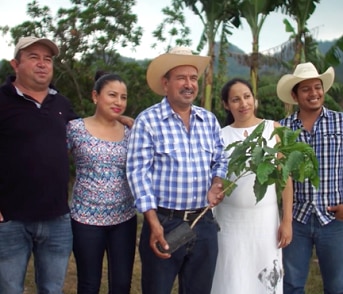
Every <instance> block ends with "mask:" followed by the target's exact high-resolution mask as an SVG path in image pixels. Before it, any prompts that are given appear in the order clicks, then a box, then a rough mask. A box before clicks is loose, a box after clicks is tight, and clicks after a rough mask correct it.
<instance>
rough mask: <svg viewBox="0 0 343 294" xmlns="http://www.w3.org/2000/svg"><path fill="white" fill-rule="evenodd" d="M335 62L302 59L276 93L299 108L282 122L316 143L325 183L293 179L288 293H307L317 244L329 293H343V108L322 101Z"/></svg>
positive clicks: (286, 262)
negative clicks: (318, 64)
mask: <svg viewBox="0 0 343 294" xmlns="http://www.w3.org/2000/svg"><path fill="white" fill-rule="evenodd" d="M334 77H335V75H334V70H333V68H332V67H330V68H329V69H328V70H327V71H326V72H324V73H323V74H319V73H318V72H317V69H316V68H315V66H314V65H313V64H312V63H310V62H307V63H301V64H299V65H298V66H297V67H296V69H295V71H294V73H293V74H286V75H284V76H283V77H281V79H280V80H279V82H278V84H277V95H278V97H279V98H280V99H281V100H282V101H283V102H286V103H289V104H297V105H298V110H297V111H296V112H295V113H293V114H292V115H290V116H289V117H287V118H285V119H283V120H282V121H281V124H282V125H284V126H287V127H290V128H291V129H293V130H297V129H301V130H302V131H301V133H300V135H299V141H302V142H306V143H308V144H309V145H311V146H312V148H313V149H314V151H315V153H316V155H317V158H318V162H319V177H320V185H319V188H318V190H316V189H315V188H314V187H313V186H312V185H311V183H310V182H309V181H307V180H306V181H305V182H304V183H300V182H294V203H293V240H292V242H291V244H290V245H289V246H287V247H286V248H284V249H283V263H284V270H285V276H284V294H294V293H305V292H304V287H305V284H306V280H307V276H308V272H309V264H310V259H311V255H312V250H313V247H315V248H316V254H317V257H318V261H319V266H320V271H321V275H322V279H323V286H324V293H330V294H339V293H340V294H341V293H343V246H342V244H343V221H342V220H343V148H342V146H343V113H341V112H335V111H332V110H329V109H327V108H326V107H324V106H323V104H324V97H325V93H326V92H327V91H328V90H329V89H330V87H331V86H332V84H333V82H334Z"/></svg>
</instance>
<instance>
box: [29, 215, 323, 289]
mask: <svg viewBox="0 0 343 294" xmlns="http://www.w3.org/2000/svg"><path fill="white" fill-rule="evenodd" d="M141 220H142V218H141V216H140V217H139V222H138V223H139V226H138V231H140V229H141ZM137 236H138V238H139V232H138V234H137ZM137 243H138V240H137ZM137 245H138V244H137ZM76 282H77V278H76V267H75V261H74V257H73V256H71V258H70V262H69V267H68V272H67V276H66V281H65V286H64V293H65V294H76ZM34 293H36V292H35V284H34V274H33V263H32V259H31V261H30V264H29V266H28V272H27V276H26V281H25V291H24V294H34ZM99 293H100V294H107V293H108V290H107V264H106V261H104V267H103V274H102V284H101V289H100V292H99ZM140 293H141V286H140V259H139V254H138V251H137V252H136V259H135V264H134V271H133V277H132V286H131V294H140ZM321 293H323V286H322V280H321V277H320V271H319V266H318V262H317V259H316V256H314V257H313V258H312V260H311V266H310V273H309V277H308V282H307V285H306V294H321ZM171 294H177V285H175V287H174V289H173V291H172V293H171Z"/></svg>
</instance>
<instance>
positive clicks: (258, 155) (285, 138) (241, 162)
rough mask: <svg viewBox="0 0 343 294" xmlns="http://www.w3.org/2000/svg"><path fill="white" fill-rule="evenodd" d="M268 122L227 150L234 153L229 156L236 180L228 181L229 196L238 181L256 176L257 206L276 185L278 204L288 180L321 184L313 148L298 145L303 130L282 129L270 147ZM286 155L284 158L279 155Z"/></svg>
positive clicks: (279, 129) (229, 175) (228, 173)
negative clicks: (267, 136)
mask: <svg viewBox="0 0 343 294" xmlns="http://www.w3.org/2000/svg"><path fill="white" fill-rule="evenodd" d="M264 126H265V121H263V122H262V123H260V124H259V125H258V126H257V127H256V128H255V130H254V131H253V132H252V133H251V134H250V135H249V136H248V137H247V138H245V140H242V141H237V142H234V143H232V144H230V145H228V146H227V148H226V150H231V149H233V150H232V152H231V154H230V156H229V163H228V172H227V177H228V178H231V175H233V174H234V175H235V176H236V177H237V178H236V179H235V180H234V181H228V180H227V181H228V182H226V184H225V185H224V186H225V190H226V195H227V196H229V195H230V194H231V193H232V191H233V190H234V189H235V187H236V186H235V182H236V181H237V180H238V179H239V178H241V177H242V176H244V175H245V174H247V173H251V172H252V173H254V174H255V175H256V178H255V183H254V192H255V197H256V203H258V202H259V201H261V200H262V199H263V197H264V195H265V192H266V190H267V187H268V186H269V185H273V184H275V188H276V193H277V196H278V202H279V203H280V201H281V195H282V191H283V189H284V188H285V186H286V184H287V181H288V178H289V177H292V178H293V180H295V181H300V182H303V181H305V180H306V181H311V184H312V185H314V187H318V185H319V176H318V161H317V158H316V155H315V153H314V151H313V149H312V147H311V146H310V145H308V144H306V143H304V142H297V139H298V136H299V134H300V132H301V130H296V131H293V130H291V129H290V128H288V127H284V126H282V127H278V128H275V130H274V131H273V133H272V136H271V138H272V137H273V136H275V135H276V136H278V138H279V140H278V142H277V143H276V144H275V145H274V147H270V146H267V140H266V139H265V138H263V136H262V133H263V130H264ZM279 155H282V156H279Z"/></svg>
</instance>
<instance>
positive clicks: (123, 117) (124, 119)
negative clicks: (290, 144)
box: [118, 115, 135, 129]
mask: <svg viewBox="0 0 343 294" xmlns="http://www.w3.org/2000/svg"><path fill="white" fill-rule="evenodd" d="M118 121H119V122H121V123H122V124H123V125H125V126H128V127H129V128H130V129H131V128H132V126H133V123H134V122H135V120H134V119H133V118H132V117H129V116H126V115H121V116H119V118H118Z"/></svg>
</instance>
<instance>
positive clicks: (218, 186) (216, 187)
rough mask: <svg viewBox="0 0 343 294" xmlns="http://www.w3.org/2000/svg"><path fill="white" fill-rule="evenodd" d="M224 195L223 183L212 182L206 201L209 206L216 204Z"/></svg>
mask: <svg viewBox="0 0 343 294" xmlns="http://www.w3.org/2000/svg"><path fill="white" fill-rule="evenodd" d="M224 197H225V195H224V193H223V184H222V183H220V182H215V183H213V184H212V186H211V188H210V190H209V191H208V193H207V199H208V203H209V204H210V206H211V207H214V206H216V205H218V204H219V203H220V202H221V201H222V200H223V198H224Z"/></svg>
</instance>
